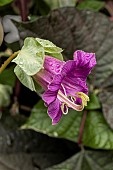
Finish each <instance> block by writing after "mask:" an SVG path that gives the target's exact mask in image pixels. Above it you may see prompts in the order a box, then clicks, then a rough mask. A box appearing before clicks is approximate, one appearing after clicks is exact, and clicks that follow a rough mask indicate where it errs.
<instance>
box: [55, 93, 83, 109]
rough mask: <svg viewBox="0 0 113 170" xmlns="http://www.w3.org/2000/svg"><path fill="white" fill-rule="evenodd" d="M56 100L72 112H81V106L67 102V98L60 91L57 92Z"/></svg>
mask: <svg viewBox="0 0 113 170" xmlns="http://www.w3.org/2000/svg"><path fill="white" fill-rule="evenodd" d="M57 98H58V99H59V100H60V101H61V102H63V103H65V104H66V105H67V106H68V107H70V108H72V109H74V110H77V111H82V110H83V108H84V107H83V105H77V104H75V103H74V102H72V101H71V100H69V99H68V98H67V96H65V95H64V94H63V93H62V92H61V91H60V90H59V91H58V95H57Z"/></svg>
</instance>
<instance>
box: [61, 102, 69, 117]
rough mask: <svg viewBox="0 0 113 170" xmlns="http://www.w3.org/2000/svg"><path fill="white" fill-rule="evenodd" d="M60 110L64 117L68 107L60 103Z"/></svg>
mask: <svg viewBox="0 0 113 170" xmlns="http://www.w3.org/2000/svg"><path fill="white" fill-rule="evenodd" d="M61 110H62V113H63V114H64V115H66V114H67V113H68V106H67V105H66V103H62V105H61Z"/></svg>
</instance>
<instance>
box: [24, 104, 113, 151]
mask: <svg viewBox="0 0 113 170" xmlns="http://www.w3.org/2000/svg"><path fill="white" fill-rule="evenodd" d="M82 115H83V113H82V112H77V111H74V110H70V111H69V113H68V114H67V115H64V116H63V117H62V119H61V120H60V122H59V123H58V124H57V125H55V126H53V125H52V123H51V119H50V118H49V116H48V115H47V108H46V107H45V106H44V104H43V102H42V101H41V102H39V103H38V104H37V105H36V106H35V107H34V109H33V110H32V114H31V116H30V117H29V119H28V121H27V122H26V124H25V125H23V126H22V128H30V129H33V130H35V131H38V132H42V133H45V134H48V135H50V136H54V137H60V138H66V139H68V140H72V141H74V142H77V141H78V135H79V128H80V124H81V119H82ZM112 141H113V131H112V130H111V129H110V128H109V126H108V125H107V123H106V121H105V119H104V117H103V115H102V113H101V112H98V111H88V113H87V118H86V123H85V128H84V131H83V144H84V145H85V146H89V147H91V148H97V149H113V142H112Z"/></svg>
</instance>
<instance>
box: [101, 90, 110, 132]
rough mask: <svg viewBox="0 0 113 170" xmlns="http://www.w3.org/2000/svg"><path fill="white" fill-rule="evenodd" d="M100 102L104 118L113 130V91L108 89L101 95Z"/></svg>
mask: <svg viewBox="0 0 113 170" xmlns="http://www.w3.org/2000/svg"><path fill="white" fill-rule="evenodd" d="M99 98H100V101H101V102H102V109H103V113H104V117H105V119H106V120H107V122H108V124H109V126H110V127H111V128H112V129H113V89H112V88H108V89H105V90H103V91H102V92H101V93H100V94H99Z"/></svg>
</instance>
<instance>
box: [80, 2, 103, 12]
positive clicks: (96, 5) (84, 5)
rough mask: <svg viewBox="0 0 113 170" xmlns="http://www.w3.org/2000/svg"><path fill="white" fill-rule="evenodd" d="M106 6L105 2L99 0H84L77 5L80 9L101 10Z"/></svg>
mask: <svg viewBox="0 0 113 170" xmlns="http://www.w3.org/2000/svg"><path fill="white" fill-rule="evenodd" d="M104 6H105V2H102V1H98V0H84V1H83V2H81V3H79V5H78V6H77V8H78V9H82V10H83V9H89V10H93V11H96V12H97V11H99V10H100V9H102V8H103V7H104Z"/></svg>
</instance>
